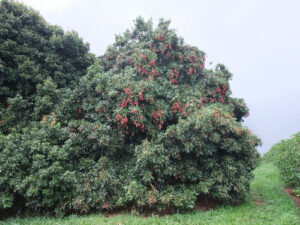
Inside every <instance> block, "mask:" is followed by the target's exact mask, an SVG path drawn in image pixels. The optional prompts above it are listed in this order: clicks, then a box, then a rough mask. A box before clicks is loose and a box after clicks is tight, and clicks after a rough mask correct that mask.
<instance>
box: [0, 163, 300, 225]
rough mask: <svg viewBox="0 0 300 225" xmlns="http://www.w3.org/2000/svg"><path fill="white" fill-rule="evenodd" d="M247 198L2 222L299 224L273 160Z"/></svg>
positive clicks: (298, 214)
mask: <svg viewBox="0 0 300 225" xmlns="http://www.w3.org/2000/svg"><path fill="white" fill-rule="evenodd" d="M254 173H255V179H254V180H253V182H252V186H251V190H252V192H251V195H250V196H249V198H248V201H247V202H246V203H245V204H243V205H240V206H236V207H222V208H218V209H216V210H211V211H206V212H202V211H195V212H191V213H186V214H175V215H172V216H165V217H162V218H159V217H156V216H153V217H149V218H145V217H141V216H136V215H130V214H123V215H120V216H113V217H110V218H105V216H104V215H101V214H95V215H89V216H70V217H66V218H62V219H57V218H45V217H35V218H25V219H24V218H23V219H21V218H14V219H8V220H5V221H0V224H1V225H2V224H14V225H17V224H18V225H19V224H20V225H25V224H26V225H27V224H28V225H29V224H30V225H37V224H41V225H52V224H53V225H54V224H57V225H73V224H80V225H93V224H139V225H140V224H188V225H192V224H213V225H217V224H239V225H240V224H260V225H267V224H286V225H293V224H298V225H299V224H300V210H299V209H298V208H297V206H296V204H295V203H294V202H293V200H292V199H291V198H290V197H289V196H288V195H287V194H286V193H285V192H284V191H283V189H284V183H283V181H282V180H281V179H280V176H279V171H278V170H277V168H276V167H274V165H273V164H272V163H268V162H262V163H261V164H260V166H259V167H258V168H257V169H256V170H255V172H254Z"/></svg>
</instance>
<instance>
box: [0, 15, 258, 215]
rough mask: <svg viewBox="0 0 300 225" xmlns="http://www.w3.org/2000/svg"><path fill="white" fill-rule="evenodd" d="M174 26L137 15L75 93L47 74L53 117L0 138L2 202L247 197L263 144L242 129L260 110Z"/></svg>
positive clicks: (90, 205)
mask: <svg viewBox="0 0 300 225" xmlns="http://www.w3.org/2000/svg"><path fill="white" fill-rule="evenodd" d="M169 23H170V22H169V21H164V20H160V21H159V24H158V26H157V27H156V28H155V29H153V25H152V22H151V21H144V20H143V19H142V18H137V19H136V21H135V25H134V27H133V28H132V29H131V30H127V31H126V32H125V33H124V34H121V35H117V36H116V40H115V43H114V44H113V45H111V46H109V47H108V48H107V51H106V52H105V54H104V55H103V56H100V57H99V58H98V60H97V62H96V63H95V64H94V65H92V66H90V67H89V69H88V71H87V74H86V75H85V76H83V77H82V78H81V79H80V81H79V82H78V85H76V87H74V88H73V89H64V91H58V90H57V89H56V87H55V85H53V84H52V81H51V80H46V81H45V83H44V85H43V87H44V88H40V89H39V92H38V93H44V95H46V96H47V95H50V94H51V98H53V99H54V98H58V99H60V101H59V102H57V104H56V105H55V106H53V113H52V114H51V115H45V116H44V117H43V119H42V121H41V122H32V123H31V124H29V125H28V126H29V127H30V128H27V129H24V130H23V131H22V133H21V134H13V133H11V134H9V135H7V136H6V137H3V136H0V148H2V149H3V150H2V151H0V159H1V160H2V161H3V164H0V177H1V178H3V179H2V181H1V182H0V192H1V191H2V193H4V195H3V196H6V198H5V199H7V201H6V205H5V204H4V203H2V205H4V206H6V208H9V207H12V206H13V205H14V204H15V199H17V197H18V198H20V196H21V198H22V199H23V200H24V203H25V204H26V206H27V207H29V208H31V209H34V210H36V209H40V210H47V211H50V210H51V209H53V210H56V211H74V210H75V211H78V212H81V213H85V212H89V211H91V210H93V209H98V210H110V209H115V208H118V207H128V206H130V207H133V208H134V209H136V210H139V211H144V210H154V211H167V212H170V211H171V212H175V211H184V210H188V209H192V208H194V207H195V201H196V199H197V198H198V199H203V197H204V198H209V199H215V200H218V201H219V202H223V203H226V204H232V203H238V202H242V201H243V200H244V199H245V196H246V194H247V193H248V192H249V185H250V182H251V179H252V177H253V175H252V170H253V169H254V168H255V166H256V162H257V157H258V152H257V150H256V148H255V147H256V146H257V145H258V144H259V143H260V140H259V139H258V138H257V137H256V136H255V135H253V134H252V133H251V131H250V130H249V129H248V128H246V127H243V125H242V121H243V118H244V117H245V116H247V115H248V108H247V106H246V105H245V103H244V100H243V99H237V98H233V97H231V91H230V85H229V80H230V79H231V77H232V74H231V73H230V72H229V71H228V70H227V69H226V67H225V66H224V65H217V66H215V68H213V69H208V68H206V66H205V58H206V55H205V53H204V52H202V51H200V50H199V49H198V48H197V47H194V46H190V45H187V44H185V42H184V40H183V39H182V38H180V37H178V35H177V34H176V32H175V31H174V30H172V29H170V28H169ZM27 140H30V141H27ZM15 146H20V147H19V148H21V149H22V150H23V151H17V150H16V147H15ZM37 146H42V147H41V148H42V150H40V149H39V148H38V147H37ZM14 151H17V153H18V157H17V158H16V157H14V153H13V152H14ZM23 152H24V153H23ZM22 154H24V156H23V157H24V158H26V159H27V161H24V160H23V161H22V160H18V159H21V158H22ZM2 161H1V162H2ZM5 162H12V163H11V164H9V163H5ZM32 162H35V163H32ZM11 165H13V166H11ZM20 168H22V172H18V171H20ZM49 168H52V169H51V170H50V169H49ZM1 171H2V172H1ZM8 174H11V176H12V177H14V179H12V178H9V177H8ZM16 179H17V180H18V181H19V183H18V182H15V180H16ZM47 180H51V181H50V182H47ZM52 180H53V181H52ZM11 181H13V182H11ZM36 182H39V183H41V184H42V185H39V186H36V185H35V183H36ZM20 186H21V188H20ZM65 187H67V189H65ZM57 190H59V191H60V193H61V194H60V195H59V197H58V195H55V193H56V191H57ZM64 192H65V193H66V194H63V193H64ZM8 203H9V204H8ZM2 208H3V206H2ZM0 209H1V201H0Z"/></svg>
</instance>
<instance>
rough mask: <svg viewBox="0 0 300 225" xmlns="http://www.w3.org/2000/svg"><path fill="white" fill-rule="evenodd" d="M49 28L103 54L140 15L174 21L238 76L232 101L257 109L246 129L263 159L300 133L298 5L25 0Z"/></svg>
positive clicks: (295, 1) (260, 0)
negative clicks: (255, 139) (69, 34)
mask: <svg viewBox="0 0 300 225" xmlns="http://www.w3.org/2000/svg"><path fill="white" fill-rule="evenodd" d="M22 2H24V3H26V4H27V5H29V6H31V7H32V8H34V9H36V10H38V11H39V12H40V13H41V15H42V16H43V17H44V18H45V19H46V20H47V21H48V22H49V23H50V24H57V25H59V26H61V27H63V28H64V29H65V30H72V29H73V30H75V31H77V32H78V33H79V35H80V36H81V37H82V38H83V39H84V41H86V42H89V43H90V48H91V51H92V52H93V53H95V54H97V55H100V54H103V53H104V51H105V49H106V47H107V46H108V45H109V44H112V43H113V42H114V35H115V34H117V33H123V32H124V31H125V30H126V29H127V28H130V27H132V25H133V20H134V19H135V18H136V17H137V16H140V15H141V16H143V17H144V18H145V19H149V18H152V19H153V21H154V24H157V22H158V19H159V18H161V17H162V18H165V19H170V20H171V21H172V23H171V27H172V28H175V29H176V30H177V32H178V34H179V35H180V36H182V37H183V38H184V39H185V41H186V43H188V44H191V45H195V46H198V47H199V48H200V49H201V50H203V51H205V52H206V53H207V55H208V61H212V62H214V63H217V62H220V63H223V64H225V65H226V66H227V67H228V68H229V69H230V71H231V72H232V73H233V74H234V76H233V80H232V81H231V88H232V91H233V95H234V96H237V97H239V98H244V99H245V101H246V103H247V104H248V107H249V108H250V116H249V117H248V118H246V121H245V125H246V126H248V127H249V128H250V129H251V130H253V132H254V133H256V134H257V135H258V136H259V137H260V138H261V139H262V141H263V146H262V147H261V148H260V149H259V150H260V152H261V153H264V152H266V151H268V150H269V148H270V147H271V146H272V145H273V144H275V143H277V142H278V141H280V140H281V139H283V138H288V137H289V136H290V135H292V134H294V133H296V132H299V131H300V76H299V75H300V67H299V65H300V63H299V62H298V61H300V13H299V12H300V1H299V0H227V1H225V0H210V1H208V0H198V1H197V0H195V1H194V0H185V1H182V0H151V1H149V0H148V1H144V0H127V1H125V0H123V1H122V0H105V1H104V0H81V1H80V0H22Z"/></svg>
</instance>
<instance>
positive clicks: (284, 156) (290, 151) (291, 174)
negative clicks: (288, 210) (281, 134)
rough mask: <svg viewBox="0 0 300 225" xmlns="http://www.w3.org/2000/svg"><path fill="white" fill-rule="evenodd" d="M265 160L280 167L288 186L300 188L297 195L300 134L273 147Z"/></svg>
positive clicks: (299, 182) (299, 186) (299, 184)
mask: <svg viewBox="0 0 300 225" xmlns="http://www.w3.org/2000/svg"><path fill="white" fill-rule="evenodd" d="M264 158H265V159H266V160H268V161H272V162H274V163H275V164H276V165H277V166H278V168H279V169H280V172H281V175H282V178H283V179H284V181H285V182H286V184H287V186H289V187H295V188H296V189H297V188H298V190H295V193H296V194H297V193H298V192H299V188H300V132H299V133H297V134H295V135H293V137H292V138H290V139H286V140H282V141H281V142H280V143H277V144H275V145H274V146H272V148H271V149H270V151H269V152H267V153H266V155H265V156H264ZM298 195H299V194H298Z"/></svg>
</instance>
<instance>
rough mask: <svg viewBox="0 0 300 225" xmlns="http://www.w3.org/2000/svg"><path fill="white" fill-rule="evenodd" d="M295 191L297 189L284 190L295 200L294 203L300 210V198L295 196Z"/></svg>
mask: <svg viewBox="0 0 300 225" xmlns="http://www.w3.org/2000/svg"><path fill="white" fill-rule="evenodd" d="M293 190H295V188H286V189H284V191H285V192H286V193H288V194H289V195H290V196H291V197H292V198H293V199H294V201H295V202H296V205H297V206H298V208H299V209H300V198H299V197H297V196H296V195H294V193H293Z"/></svg>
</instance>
